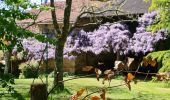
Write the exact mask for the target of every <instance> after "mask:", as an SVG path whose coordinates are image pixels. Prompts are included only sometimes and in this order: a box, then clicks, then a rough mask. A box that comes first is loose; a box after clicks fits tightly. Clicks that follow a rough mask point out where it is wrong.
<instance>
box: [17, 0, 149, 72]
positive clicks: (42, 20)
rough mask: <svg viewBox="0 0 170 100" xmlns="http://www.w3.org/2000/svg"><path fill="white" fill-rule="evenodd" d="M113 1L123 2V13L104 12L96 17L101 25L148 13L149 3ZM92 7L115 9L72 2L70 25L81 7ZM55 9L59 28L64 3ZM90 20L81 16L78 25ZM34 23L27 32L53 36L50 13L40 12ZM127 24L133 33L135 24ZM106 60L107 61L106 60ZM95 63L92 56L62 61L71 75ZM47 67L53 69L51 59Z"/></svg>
mask: <svg viewBox="0 0 170 100" xmlns="http://www.w3.org/2000/svg"><path fill="white" fill-rule="evenodd" d="M115 1H117V2H116V3H118V4H119V3H121V2H123V3H122V5H121V7H120V10H122V11H123V12H121V13H120V12H118V13H115V11H110V12H105V13H103V14H99V15H97V16H96V17H97V18H100V19H102V22H101V23H105V22H115V21H119V20H121V19H124V20H131V19H132V18H134V17H137V16H140V15H142V14H143V13H146V12H148V8H149V5H150V2H147V3H146V2H144V1H143V0H115ZM124 1H125V2H124ZM46 5H49V4H46ZM94 5H97V7H98V8H100V9H102V10H105V9H107V8H108V6H109V7H110V8H109V9H113V10H114V9H117V6H114V5H109V3H107V2H101V1H100V0H73V3H72V9H71V16H70V24H74V22H75V21H76V18H77V16H78V15H79V14H80V11H81V9H82V7H85V6H94ZM55 7H56V8H57V10H56V15H57V20H58V23H59V26H60V27H62V26H63V16H64V7H65V2H64V1H58V2H55ZM29 12H30V13H34V14H37V13H39V10H35V9H32V10H29ZM96 12H97V11H96ZM129 16H131V18H130V17H129ZM90 19H91V17H89V16H88V15H87V16H83V17H82V18H81V19H80V20H79V22H78V23H79V24H81V25H83V24H87V23H88V22H89V21H90ZM32 22H33V20H31V19H27V20H22V21H19V22H18V24H19V25H21V26H23V27H24V26H27V25H29V24H31V23H32ZM35 22H36V24H35V25H33V26H31V27H29V30H31V31H33V32H35V33H42V34H44V33H47V30H48V34H49V36H50V37H53V36H54V28H53V25H52V18H51V12H50V11H42V12H40V13H39V16H38V18H37V20H36V21H35ZM127 23H129V26H131V28H130V31H135V30H134V29H135V28H134V27H136V26H137V23H136V22H131V21H129V22H127ZM97 26H98V25H91V26H90V25H89V26H87V27H85V28H84V29H85V30H87V31H89V30H93V29H94V28H96V27H97ZM75 32H76V31H75ZM105 56H106V55H105ZM106 58H107V57H106ZM106 60H107V61H109V60H108V59H106ZM95 62H96V58H95V57H94V55H93V54H82V55H80V56H78V58H77V59H76V60H75V61H69V60H68V59H64V71H66V72H71V73H75V72H79V71H82V67H84V66H87V65H93V66H95V64H96V63H95ZM49 67H52V68H53V67H54V61H53V59H52V60H50V61H49Z"/></svg>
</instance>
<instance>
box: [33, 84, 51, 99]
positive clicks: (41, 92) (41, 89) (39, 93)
mask: <svg viewBox="0 0 170 100" xmlns="http://www.w3.org/2000/svg"><path fill="white" fill-rule="evenodd" d="M30 93H31V98H30V100H47V94H48V93H47V86H46V84H32V85H31V88H30Z"/></svg>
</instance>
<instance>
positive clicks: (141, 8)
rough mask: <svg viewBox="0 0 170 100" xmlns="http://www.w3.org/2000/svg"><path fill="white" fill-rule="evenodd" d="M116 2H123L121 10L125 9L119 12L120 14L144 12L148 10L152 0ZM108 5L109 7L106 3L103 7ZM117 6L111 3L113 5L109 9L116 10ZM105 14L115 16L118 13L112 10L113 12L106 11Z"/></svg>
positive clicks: (120, 0)
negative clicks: (147, 0)
mask: <svg viewBox="0 0 170 100" xmlns="http://www.w3.org/2000/svg"><path fill="white" fill-rule="evenodd" d="M123 1H124V2H123ZM122 2H123V3H122ZM116 3H117V4H121V6H120V8H119V10H121V11H123V12H118V14H119V15H126V14H143V13H147V12H148V9H149V6H150V3H151V0H149V2H145V1H144V0H117V2H116ZM107 7H109V5H108V4H106V5H104V6H103V7H102V8H103V9H104V8H105V9H106V8H107ZM117 7H118V6H114V5H111V7H110V8H108V9H112V10H114V9H117ZM104 15H105V16H114V15H116V13H115V11H111V12H105V13H104ZM101 16H102V15H101Z"/></svg>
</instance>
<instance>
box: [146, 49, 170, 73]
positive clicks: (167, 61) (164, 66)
mask: <svg viewBox="0 0 170 100" xmlns="http://www.w3.org/2000/svg"><path fill="white" fill-rule="evenodd" d="M146 58H152V59H155V60H157V62H158V69H159V72H169V71H170V50H165V51H157V52H152V53H149V54H148V55H147V56H146Z"/></svg>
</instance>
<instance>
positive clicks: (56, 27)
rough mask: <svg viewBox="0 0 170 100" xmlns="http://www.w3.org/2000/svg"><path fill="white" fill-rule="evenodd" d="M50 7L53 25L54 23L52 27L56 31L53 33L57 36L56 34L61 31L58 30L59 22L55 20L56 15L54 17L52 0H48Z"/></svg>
mask: <svg viewBox="0 0 170 100" xmlns="http://www.w3.org/2000/svg"><path fill="white" fill-rule="evenodd" d="M50 7H52V8H53V9H52V10H51V15H52V20H53V25H54V29H55V31H56V32H57V33H56V34H55V35H56V37H58V35H61V34H62V32H61V30H60V27H59V24H58V22H57V17H56V13H55V12H56V10H55V6H54V0H50Z"/></svg>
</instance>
